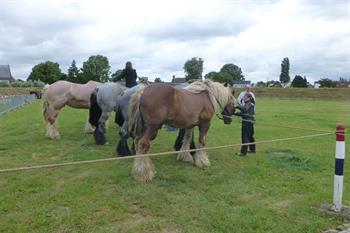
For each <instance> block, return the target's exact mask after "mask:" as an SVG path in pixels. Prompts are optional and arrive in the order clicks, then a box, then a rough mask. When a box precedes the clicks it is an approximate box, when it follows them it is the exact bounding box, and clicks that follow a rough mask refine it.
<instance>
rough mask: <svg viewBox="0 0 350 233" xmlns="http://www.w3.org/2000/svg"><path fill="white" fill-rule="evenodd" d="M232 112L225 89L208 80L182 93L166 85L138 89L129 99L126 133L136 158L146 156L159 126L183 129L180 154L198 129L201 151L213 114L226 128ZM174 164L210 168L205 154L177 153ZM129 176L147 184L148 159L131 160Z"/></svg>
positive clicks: (150, 169)
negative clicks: (138, 155)
mask: <svg viewBox="0 0 350 233" xmlns="http://www.w3.org/2000/svg"><path fill="white" fill-rule="evenodd" d="M234 111H235V106H234V103H233V98H232V94H231V92H230V90H229V88H227V87H224V86H223V85H222V84H220V83H217V82H213V81H210V80H204V81H196V82H193V83H192V84H190V85H189V86H188V87H186V88H185V89H178V88H174V87H172V86H170V85H166V84H154V85H151V86H149V87H146V88H144V89H139V90H138V91H137V92H136V93H135V94H134V95H133V96H132V98H131V101H130V106H129V118H130V119H129V133H130V134H131V136H132V137H133V139H134V144H135V149H136V154H147V152H148V151H149V148H150V142H151V141H152V140H153V139H155V138H156V136H157V132H158V130H159V128H160V126H161V125H162V124H167V125H170V126H172V127H175V128H184V129H185V135H184V140H183V145H182V147H181V150H187V149H189V147H190V141H191V138H192V132H193V128H194V127H195V126H198V129H199V140H198V148H199V149H200V148H204V147H205V140H206V135H207V133H208V130H209V127H210V121H211V119H212V118H213V116H214V114H215V113H217V114H222V116H223V120H224V123H225V124H230V123H231V121H232V119H231V117H229V116H232V115H233V113H234ZM177 158H178V160H181V161H184V162H191V163H194V164H195V165H196V166H197V167H200V168H202V167H207V166H209V165H210V162H209V159H208V156H207V153H206V151H205V150H200V151H197V152H196V153H195V155H194V156H193V158H192V156H191V154H190V153H188V152H180V153H179V154H178V157H177ZM132 174H133V176H134V178H135V179H136V180H139V181H151V180H152V179H153V177H154V175H155V169H154V165H153V163H152V161H151V160H150V158H149V157H147V156H146V157H138V158H135V159H134V163H133V168H132Z"/></svg>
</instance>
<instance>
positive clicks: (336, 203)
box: [332, 124, 345, 212]
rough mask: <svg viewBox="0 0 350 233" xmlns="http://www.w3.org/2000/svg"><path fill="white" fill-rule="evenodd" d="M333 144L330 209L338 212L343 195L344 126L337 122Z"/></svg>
mask: <svg viewBox="0 0 350 233" xmlns="http://www.w3.org/2000/svg"><path fill="white" fill-rule="evenodd" d="M336 130H337V131H336V144H335V170H334V190H333V206H332V210H333V211H335V212H340V211H341V208H342V197H343V178H344V159H345V127H344V125H343V124H337V128H336Z"/></svg>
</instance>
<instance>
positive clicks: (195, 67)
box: [183, 57, 204, 81]
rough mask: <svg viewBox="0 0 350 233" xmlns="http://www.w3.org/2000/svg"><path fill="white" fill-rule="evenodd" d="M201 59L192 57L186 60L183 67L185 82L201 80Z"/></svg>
mask: <svg viewBox="0 0 350 233" xmlns="http://www.w3.org/2000/svg"><path fill="white" fill-rule="evenodd" d="M203 63H204V61H203V59H202V58H197V57H193V58H191V59H190V60H187V61H186V62H185V65H184V67H183V68H184V70H185V74H186V75H185V77H186V81H188V80H190V79H200V78H202V73H203Z"/></svg>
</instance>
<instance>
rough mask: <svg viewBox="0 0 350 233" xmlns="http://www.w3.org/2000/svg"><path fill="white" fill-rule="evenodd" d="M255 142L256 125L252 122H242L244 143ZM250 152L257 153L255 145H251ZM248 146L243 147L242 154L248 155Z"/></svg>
mask: <svg viewBox="0 0 350 233" xmlns="http://www.w3.org/2000/svg"><path fill="white" fill-rule="evenodd" d="M250 142H255V139H254V123H251V122H246V121H243V122H242V143H250ZM249 150H250V151H252V152H255V150H256V147H255V144H252V145H249ZM247 151H248V146H242V147H241V153H242V154H247Z"/></svg>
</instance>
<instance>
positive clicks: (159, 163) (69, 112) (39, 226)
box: [0, 98, 350, 233]
mask: <svg viewBox="0 0 350 233" xmlns="http://www.w3.org/2000/svg"><path fill="white" fill-rule="evenodd" d="M40 106H41V102H40V101H36V102H34V103H33V104H30V105H27V106H26V107H24V108H22V109H19V110H17V111H15V112H10V113H8V114H6V115H5V116H3V117H1V118H0V168H8V167H17V166H23V165H35V164H46V163H58V162H67V161H78V160H88V159H99V158H108V157H113V156H115V155H114V153H115V152H114V149H115V142H116V140H117V138H118V129H117V127H116V126H115V125H114V124H113V123H112V122H110V128H109V131H108V135H107V137H108V139H109V141H110V144H109V145H107V146H97V145H94V143H93V138H92V136H91V135H85V134H84V133H83V127H84V122H85V119H86V114H87V112H86V111H85V110H76V109H71V108H65V109H64V110H63V111H62V112H61V114H60V116H59V130H60V133H61V136H62V138H61V139H60V140H57V141H50V140H47V139H45V138H44V134H45V132H44V125H43V121H42V117H41V107H40ZM337 122H344V123H345V124H346V125H347V126H348V127H349V126H350V103H349V102H345V101H338V102H335V101H315V100H278V99H268V98H259V99H258V103H257V123H256V127H255V130H256V140H257V141H261V140H266V139H275V138H284V137H291V136H300V135H308V134H315V132H308V131H303V130H291V129H285V128H278V127H271V126H268V125H267V123H272V124H281V125H287V126H297V127H305V128H319V129H324V130H333V129H334V128H335V124H336V123H337ZM264 123H266V125H264ZM175 137H176V133H170V132H167V131H165V130H162V131H161V132H160V134H159V135H158V137H157V139H156V140H155V141H154V142H153V144H152V150H151V151H152V152H161V151H168V150H171V149H172V145H173V142H174V140H175ZM239 142H240V120H239V119H238V118H235V119H234V121H233V123H232V125H230V126H227V125H224V124H223V123H222V122H221V121H219V120H217V119H215V120H214V121H213V124H212V128H211V129H210V131H209V135H208V141H207V146H214V145H224V144H231V143H239ZM334 147H335V137H334V136H325V137H319V138H312V139H304V140H301V141H289V142H281V143H274V144H268V145H258V147H257V149H258V153H256V154H254V155H249V156H248V157H243V158H242V157H238V156H235V155H234V154H235V152H238V151H239V148H232V149H223V150H217V151H210V152H209V158H210V160H211V167H209V168H208V169H204V170H203V169H198V168H195V167H193V166H192V165H190V164H186V163H182V162H178V161H176V156H175V155H169V156H162V157H157V158H153V161H154V163H155V166H156V170H157V175H156V178H155V179H154V181H153V182H152V183H139V182H136V181H134V180H133V179H132V178H131V176H130V170H131V165H132V161H131V160H130V161H129V160H128V161H115V162H109V163H101V164H90V165H80V166H71V167H62V168H56V169H46V170H45V169H43V170H35V171H27V172H17V173H8V174H0V232H164V233H165V232H191V233H192V232H276V233H280V232H298V233H299V232H321V231H322V230H326V229H329V228H332V227H335V226H336V225H338V224H340V223H342V219H340V218H337V217H334V216H330V215H327V214H325V213H323V212H321V211H320V209H319V207H320V205H321V204H323V203H331V200H332V190H333V187H332V185H333V169H334ZM349 149H350V147H349V143H347V151H350V150H349ZM349 161H350V159H348V160H347V161H346V164H345V192H344V200H343V201H344V203H345V204H346V205H350V170H349V168H350V163H349Z"/></svg>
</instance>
